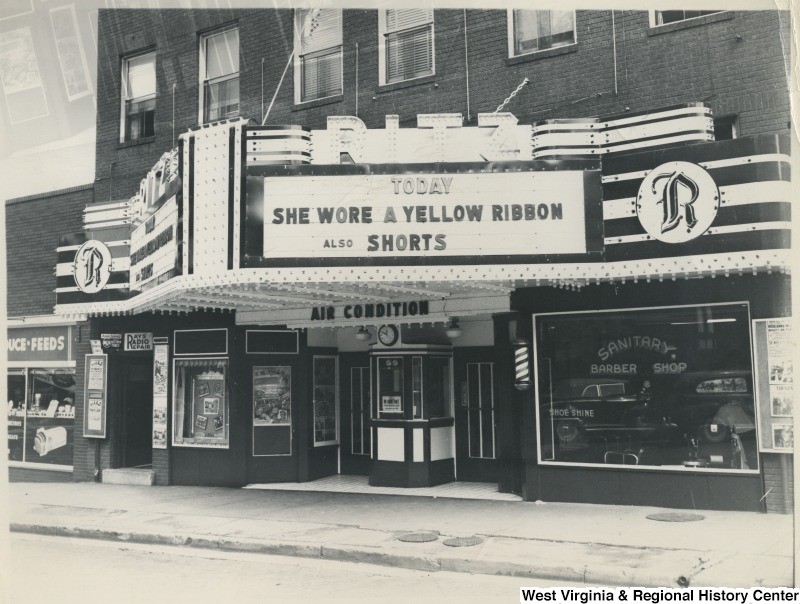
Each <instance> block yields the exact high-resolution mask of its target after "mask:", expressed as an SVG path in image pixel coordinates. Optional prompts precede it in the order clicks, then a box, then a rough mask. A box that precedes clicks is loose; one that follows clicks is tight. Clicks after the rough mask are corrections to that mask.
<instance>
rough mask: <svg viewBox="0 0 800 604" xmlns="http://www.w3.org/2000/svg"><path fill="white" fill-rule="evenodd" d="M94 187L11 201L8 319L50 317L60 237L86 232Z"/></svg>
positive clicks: (8, 213)
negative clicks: (86, 212) (85, 213)
mask: <svg viewBox="0 0 800 604" xmlns="http://www.w3.org/2000/svg"><path fill="white" fill-rule="evenodd" d="M91 201H92V186H91V185H85V186H81V187H72V188H70V189H63V190H61V191H54V192H53V193H47V194H43V195H34V196H30V197H20V198H17V199H11V200H8V201H7V202H6V276H7V279H8V280H7V282H6V283H7V287H8V297H7V302H8V316H9V317H21V316H26V315H47V314H51V313H52V312H53V307H54V306H55V303H56V294H55V291H54V290H55V287H56V278H55V268H56V247H57V246H58V236H59V235H62V234H64V233H74V232H77V231H81V230H83V214H82V212H83V208H84V206H86V205H87V204H88V203H90V202H91Z"/></svg>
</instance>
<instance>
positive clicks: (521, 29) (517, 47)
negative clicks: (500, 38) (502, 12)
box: [508, 9, 575, 57]
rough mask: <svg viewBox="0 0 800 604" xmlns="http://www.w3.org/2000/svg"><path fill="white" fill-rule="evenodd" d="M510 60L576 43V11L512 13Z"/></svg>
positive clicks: (514, 11)
mask: <svg viewBox="0 0 800 604" xmlns="http://www.w3.org/2000/svg"><path fill="white" fill-rule="evenodd" d="M508 19H509V56H512V57H516V56H519V55H524V54H528V53H532V52H538V51H540V50H547V49H549V48H557V47H559V46H566V45H568V44H574V43H575V11H571V10H570V11H566V10H521V9H519V10H509V17H508Z"/></svg>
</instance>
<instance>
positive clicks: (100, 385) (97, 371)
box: [83, 354, 108, 438]
mask: <svg viewBox="0 0 800 604" xmlns="http://www.w3.org/2000/svg"><path fill="white" fill-rule="evenodd" d="M83 383H84V386H83V400H84V405H85V410H84V414H83V435H84V436H85V437H87V438H106V423H107V421H106V419H107V415H108V413H107V408H108V397H107V390H108V356H107V355H105V354H87V355H86V370H85V376H84V382H83Z"/></svg>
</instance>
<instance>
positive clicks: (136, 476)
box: [103, 468, 156, 487]
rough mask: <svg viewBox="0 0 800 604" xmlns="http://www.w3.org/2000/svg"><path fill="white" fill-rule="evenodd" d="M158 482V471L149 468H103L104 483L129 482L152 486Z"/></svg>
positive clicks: (141, 485) (136, 484) (130, 483)
mask: <svg viewBox="0 0 800 604" xmlns="http://www.w3.org/2000/svg"><path fill="white" fill-rule="evenodd" d="M155 482H156V473H155V471H153V470H150V469H148V468H115V469H113V470H112V469H108V470H103V483H104V484H129V485H135V486H140V487H151V486H153V485H154V484H155Z"/></svg>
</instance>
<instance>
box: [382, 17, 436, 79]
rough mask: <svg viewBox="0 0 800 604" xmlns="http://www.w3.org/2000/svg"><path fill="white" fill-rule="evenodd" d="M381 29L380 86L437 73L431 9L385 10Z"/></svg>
mask: <svg viewBox="0 0 800 604" xmlns="http://www.w3.org/2000/svg"><path fill="white" fill-rule="evenodd" d="M379 30H380V40H379V43H380V53H381V54H380V83H381V84H391V83H393V82H402V81H405V80H412V79H414V78H420V77H423V76H426V75H432V74H433V73H434V60H433V52H434V46H433V10H432V9H422V8H419V9H416V8H415V9H387V10H382V11H380V23H379Z"/></svg>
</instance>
